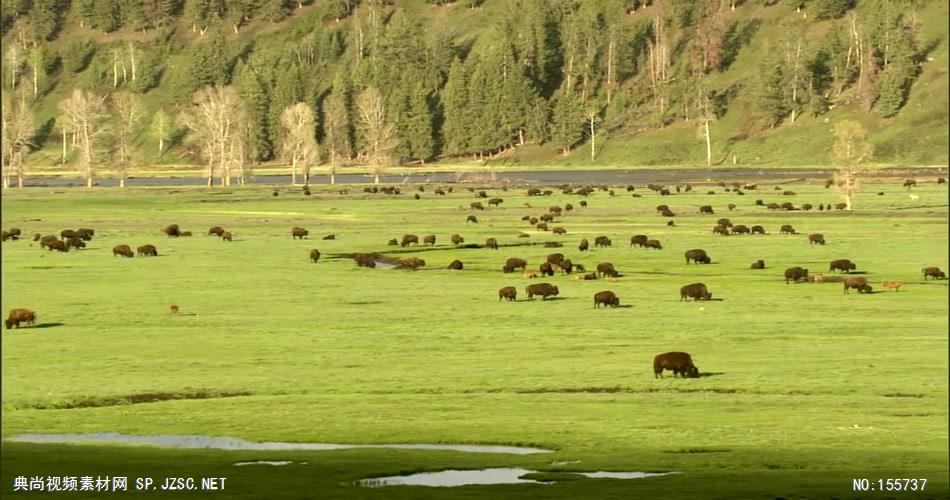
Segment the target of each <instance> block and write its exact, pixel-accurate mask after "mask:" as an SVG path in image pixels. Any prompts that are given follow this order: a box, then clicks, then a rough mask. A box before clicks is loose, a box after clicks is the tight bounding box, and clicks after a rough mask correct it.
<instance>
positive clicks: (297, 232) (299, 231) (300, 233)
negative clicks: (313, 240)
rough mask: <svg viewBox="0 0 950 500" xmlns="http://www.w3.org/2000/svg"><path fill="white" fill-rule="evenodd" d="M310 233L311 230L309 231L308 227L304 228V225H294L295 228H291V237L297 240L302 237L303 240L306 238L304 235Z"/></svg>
mask: <svg viewBox="0 0 950 500" xmlns="http://www.w3.org/2000/svg"><path fill="white" fill-rule="evenodd" d="M308 234H310V231H307V230H306V229H304V228H302V227H296V226H294V228H293V229H291V230H290V237H291V238H292V239H295V240H296V239H301V240H302V239H304V237H305V236H307V235H308Z"/></svg>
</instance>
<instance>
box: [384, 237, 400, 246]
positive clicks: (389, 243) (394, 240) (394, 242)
mask: <svg viewBox="0 0 950 500" xmlns="http://www.w3.org/2000/svg"><path fill="white" fill-rule="evenodd" d="M386 244H387V245H389V246H391V247H394V246H396V245H398V244H399V240H397V239H396V238H393V239H391V240H389V242H388V243H386Z"/></svg>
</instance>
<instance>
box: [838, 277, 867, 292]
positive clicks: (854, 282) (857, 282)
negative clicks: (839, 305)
mask: <svg viewBox="0 0 950 500" xmlns="http://www.w3.org/2000/svg"><path fill="white" fill-rule="evenodd" d="M852 288H854V289H855V290H857V291H858V293H871V291H872V288H871V285H869V284H868V280H866V279H864V278H845V279H844V293H849V292H850V291H851V289H852Z"/></svg>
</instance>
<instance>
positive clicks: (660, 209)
mask: <svg viewBox="0 0 950 500" xmlns="http://www.w3.org/2000/svg"><path fill="white" fill-rule="evenodd" d="M669 210H670V207H669V206H668V205H657V206H656V213H658V214H661V213H663V212H668V211H669Z"/></svg>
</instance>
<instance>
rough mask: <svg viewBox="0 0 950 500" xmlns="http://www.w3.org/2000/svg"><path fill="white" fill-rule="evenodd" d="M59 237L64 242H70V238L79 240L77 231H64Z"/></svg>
mask: <svg viewBox="0 0 950 500" xmlns="http://www.w3.org/2000/svg"><path fill="white" fill-rule="evenodd" d="M59 237H60V238H62V239H64V240H68V239H69V238H78V236H76V231H73V230H72V229H63V230H62V231H60V232H59Z"/></svg>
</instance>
